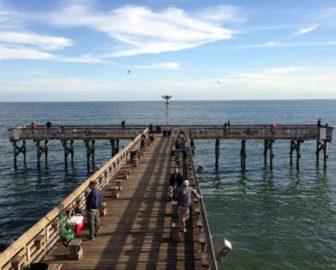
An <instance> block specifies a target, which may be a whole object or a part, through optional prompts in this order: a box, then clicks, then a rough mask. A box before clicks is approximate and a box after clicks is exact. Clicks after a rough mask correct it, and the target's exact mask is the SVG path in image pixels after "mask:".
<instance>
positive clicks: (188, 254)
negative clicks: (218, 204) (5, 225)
mask: <svg viewBox="0 0 336 270" xmlns="http://www.w3.org/2000/svg"><path fill="white" fill-rule="evenodd" d="M142 134H144V135H146V136H147V139H146V149H145V151H141V150H140V142H141V140H142V137H143V135H141V134H140V135H138V136H137V137H136V138H134V140H132V141H131V142H130V144H129V145H127V146H126V147H125V148H123V149H122V150H121V151H120V152H119V153H117V154H116V155H115V156H114V157H112V158H111V160H109V161H108V162H107V163H106V164H105V165H104V166H103V167H101V168H100V169H99V170H98V171H97V172H95V173H94V174H93V175H92V176H90V177H89V178H88V179H87V180H86V181H85V182H84V183H83V184H82V185H80V186H79V187H78V188H77V189H76V190H75V191H74V192H73V193H71V194H70V195H69V196H68V197H67V198H65V199H64V200H63V201H62V202H61V203H60V204H59V205H58V206H56V207H55V208H54V209H52V210H51V211H50V212H49V213H48V214H47V215H46V216H44V217H43V218H42V219H41V220H40V221H38V222H37V223H36V224H35V225H34V226H33V227H32V228H31V229H29V230H28V231H27V232H26V233H24V234H23V235H22V236H21V237H20V238H19V239H17V240H16V241H15V242H14V243H13V244H12V245H11V246H9V247H8V248H7V249H6V250H5V251H4V252H3V253H0V270H9V269H13V270H21V269H24V266H26V265H29V264H31V263H36V262H43V263H47V264H49V269H53V270H56V269H65V270H67V269H69V270H70V269H71V270H76V269H87V270H89V269H99V270H104V269H215V270H216V269H217V263H216V259H215V254H214V250H213V245H212V237H211V234H210V229H209V225H208V222H207V217H206V212H205V207H204V204H203V201H202V200H199V199H197V198H195V199H194V200H193V203H192V208H191V209H192V210H191V212H190V218H189V220H188V222H187V224H186V227H187V232H186V233H183V232H179V230H178V226H177V223H178V216H177V207H176V204H175V203H176V202H174V201H170V200H168V196H167V195H168V187H169V177H170V175H171V172H172V171H173V167H174V166H176V165H177V164H178V165H180V168H181V171H182V173H183V175H184V177H185V179H189V182H190V185H191V186H192V187H194V188H195V189H196V190H197V191H198V192H199V193H201V191H200V188H199V185H198V181H197V177H196V172H195V168H194V164H193V158H192V155H191V154H189V155H187V158H186V160H182V153H181V152H176V151H175V152H174V155H172V150H173V148H174V142H175V138H176V137H175V136H171V137H165V136H162V135H154V142H153V143H150V141H149V139H148V137H149V136H148V129H145V130H143V132H142ZM134 154H136V155H134ZM134 157H137V158H134ZM90 181H96V182H97V183H98V188H100V189H101V190H102V191H103V195H104V205H103V207H102V208H101V209H100V215H101V228H100V234H99V237H97V238H95V239H94V240H93V241H84V239H85V238H86V237H87V236H88V230H87V229H84V230H83V231H82V232H81V233H80V234H79V236H78V237H77V238H76V239H75V240H72V241H71V242H70V243H69V245H68V246H67V245H65V244H64V243H63V241H61V233H60V231H61V229H60V227H61V226H62V225H61V224H62V221H61V220H62V219H63V218H64V217H71V216H73V215H75V213H76V212H77V213H78V212H81V213H82V214H83V215H85V201H86V197H87V195H88V192H89V190H88V184H89V182H90ZM73 241H74V242H75V243H74V242H73ZM72 244H74V245H75V249H73V246H72ZM73 252H75V255H74V253H73ZM69 254H72V255H71V257H70V258H69ZM73 255H74V256H73Z"/></svg>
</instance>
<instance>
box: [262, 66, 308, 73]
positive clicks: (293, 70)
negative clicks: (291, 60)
mask: <svg viewBox="0 0 336 270" xmlns="http://www.w3.org/2000/svg"><path fill="white" fill-rule="evenodd" d="M301 70H302V68H300V67H274V68H270V69H266V70H264V72H265V73H267V74H278V75H281V74H290V73H296V72H299V71H301Z"/></svg>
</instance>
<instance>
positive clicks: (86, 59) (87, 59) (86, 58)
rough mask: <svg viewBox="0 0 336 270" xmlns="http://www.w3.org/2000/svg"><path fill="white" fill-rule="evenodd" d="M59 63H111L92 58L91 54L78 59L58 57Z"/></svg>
mask: <svg viewBox="0 0 336 270" xmlns="http://www.w3.org/2000/svg"><path fill="white" fill-rule="evenodd" d="M58 61H60V62H69V63H86V64H101V63H110V64H111V63H112V62H111V61H107V60H106V59H102V58H99V57H94V56H92V55H91V54H85V55H82V56H78V57H58Z"/></svg>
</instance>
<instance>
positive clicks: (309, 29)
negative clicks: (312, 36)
mask: <svg viewBox="0 0 336 270" xmlns="http://www.w3.org/2000/svg"><path fill="white" fill-rule="evenodd" d="M318 27H319V25H318V24H315V25H312V26H309V27H305V28H301V29H299V30H298V31H297V32H295V33H294V35H295V36H301V35H304V34H308V33H310V32H313V31H315V30H316V29H317V28H318Z"/></svg>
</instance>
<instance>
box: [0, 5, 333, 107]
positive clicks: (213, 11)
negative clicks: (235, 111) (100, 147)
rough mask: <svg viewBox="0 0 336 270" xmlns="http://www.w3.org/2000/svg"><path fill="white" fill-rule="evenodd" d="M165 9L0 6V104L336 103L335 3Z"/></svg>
mask: <svg viewBox="0 0 336 270" xmlns="http://www.w3.org/2000/svg"><path fill="white" fill-rule="evenodd" d="M167 3H168V1H161V0H147V1H117V0H104V1H103V0H100V1H99V0H91V1H89V0H79V1H76V0H72V1H66V0H64V1H54V0H49V1H43V0H26V1H21V0H10V1H9V0H0V74H1V76H0V101H73V100H78V101H82V100H83V101H89V100H92V101H95V100H111V101H113V100H159V99H160V96H161V94H166V93H167V94H171V95H173V97H174V99H176V100H204V99H208V100H246V99H309V98H313V99H315V98H336V69H335V68H336V3H335V1H327V0H324V1H312V0H306V1H299V0H298V1H289V0H282V1H269V0H264V1H261V0H259V1H256V0H254V1H253V0H250V1H247V0H246V1H238V0H237V1H195V0H193V1H191V0H190V1H189V0H180V1H177V0H175V1H169V4H167ZM128 70H131V72H130V73H128V72H127V71H128Z"/></svg>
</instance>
